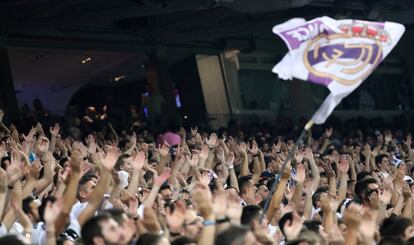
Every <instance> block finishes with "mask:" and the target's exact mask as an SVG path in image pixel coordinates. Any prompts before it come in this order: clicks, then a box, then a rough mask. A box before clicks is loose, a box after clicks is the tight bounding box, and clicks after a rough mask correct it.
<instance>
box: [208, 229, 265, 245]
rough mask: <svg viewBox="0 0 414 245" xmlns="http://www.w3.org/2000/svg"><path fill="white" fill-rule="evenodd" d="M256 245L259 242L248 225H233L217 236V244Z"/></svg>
mask: <svg viewBox="0 0 414 245" xmlns="http://www.w3.org/2000/svg"><path fill="white" fill-rule="evenodd" d="M221 244H227V245H256V244H259V243H258V242H257V240H256V237H255V236H254V234H253V232H251V231H250V230H249V229H247V228H246V227H240V226H235V225H232V226H230V227H229V228H227V229H226V230H224V231H222V232H221V233H219V234H218V235H217V237H216V241H215V245H221Z"/></svg>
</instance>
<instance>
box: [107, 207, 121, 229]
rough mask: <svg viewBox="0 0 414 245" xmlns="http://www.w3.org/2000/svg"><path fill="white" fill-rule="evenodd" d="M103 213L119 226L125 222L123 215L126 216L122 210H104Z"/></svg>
mask: <svg viewBox="0 0 414 245" xmlns="http://www.w3.org/2000/svg"><path fill="white" fill-rule="evenodd" d="M104 212H106V213H108V214H109V215H110V216H111V217H112V218H113V219H114V220H115V221H116V222H117V223H118V224H119V225H122V224H123V223H124V222H125V220H124V217H123V214H126V213H125V211H124V210H122V209H118V208H110V209H106V210H105V211H104Z"/></svg>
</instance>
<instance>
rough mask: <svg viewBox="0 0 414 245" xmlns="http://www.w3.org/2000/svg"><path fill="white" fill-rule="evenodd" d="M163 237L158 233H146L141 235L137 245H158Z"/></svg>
mask: <svg viewBox="0 0 414 245" xmlns="http://www.w3.org/2000/svg"><path fill="white" fill-rule="evenodd" d="M161 238H162V236H161V235H158V234H152V233H145V234H143V235H141V236H139V239H138V241H137V245H157V244H158V242H159V240H160V239H161Z"/></svg>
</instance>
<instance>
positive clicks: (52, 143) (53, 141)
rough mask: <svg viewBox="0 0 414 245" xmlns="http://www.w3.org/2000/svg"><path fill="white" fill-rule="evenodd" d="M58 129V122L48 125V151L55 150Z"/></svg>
mask: <svg viewBox="0 0 414 245" xmlns="http://www.w3.org/2000/svg"><path fill="white" fill-rule="evenodd" d="M59 131H60V126H59V123H55V125H54V126H53V127H50V146H49V151H50V152H55V149H56V138H57V136H58V135H59Z"/></svg>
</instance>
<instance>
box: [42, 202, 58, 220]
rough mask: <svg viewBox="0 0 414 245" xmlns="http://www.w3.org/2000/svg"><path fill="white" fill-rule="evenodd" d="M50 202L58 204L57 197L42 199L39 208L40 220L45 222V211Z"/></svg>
mask: <svg viewBox="0 0 414 245" xmlns="http://www.w3.org/2000/svg"><path fill="white" fill-rule="evenodd" d="M48 202H51V203H54V202H56V197H55V196H48V197H46V198H43V199H42V203H41V204H40V206H39V217H40V220H41V221H43V222H44V219H43V216H44V214H45V209H46V205H47V203H48Z"/></svg>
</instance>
